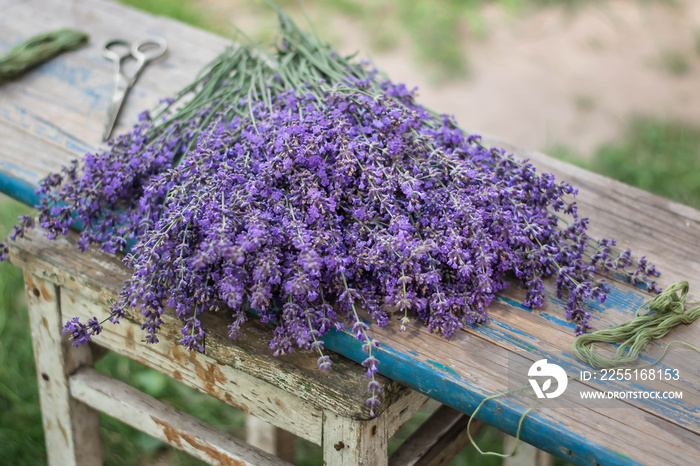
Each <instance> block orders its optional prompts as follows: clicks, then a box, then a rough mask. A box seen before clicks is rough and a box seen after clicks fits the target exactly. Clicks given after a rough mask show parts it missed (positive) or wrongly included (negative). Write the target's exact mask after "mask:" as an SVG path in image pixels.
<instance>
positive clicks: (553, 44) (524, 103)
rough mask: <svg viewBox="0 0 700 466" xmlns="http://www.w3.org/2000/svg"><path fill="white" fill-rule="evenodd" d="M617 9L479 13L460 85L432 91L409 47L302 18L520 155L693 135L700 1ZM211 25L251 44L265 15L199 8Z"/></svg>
mask: <svg viewBox="0 0 700 466" xmlns="http://www.w3.org/2000/svg"><path fill="white" fill-rule="evenodd" d="M668 3H672V2H662V1H650V0H647V1H642V0H616V1H601V2H592V3H591V4H588V5H585V6H582V7H580V8H578V9H576V10H575V11H570V10H566V9H564V8H555V7H552V8H546V9H540V10H536V11H532V12H529V13H527V14H525V15H520V16H518V17H516V16H513V15H512V14H509V13H508V12H506V11H504V10H503V9H501V8H499V7H498V6H487V7H486V8H485V9H483V10H482V12H481V14H482V17H483V23H484V24H483V28H484V30H485V31H486V34H485V36H484V37H482V38H479V39H473V38H472V37H471V36H470V35H469V34H464V38H463V41H464V47H463V49H464V54H465V56H466V58H467V61H468V63H469V75H468V76H467V77H465V78H463V79H460V80H458V81H454V80H453V81H449V82H446V83H445V82H443V83H439V84H436V83H435V80H434V79H433V78H434V76H433V75H431V71H430V68H429V67H426V66H425V65H424V64H421V63H418V62H417V61H416V60H415V57H414V54H413V53H412V49H411V47H412V43H411V42H410V41H409V40H401V41H399V43H398V44H397V46H396V47H394V48H393V49H391V50H388V51H383V52H376V51H372V49H371V47H370V45H369V44H370V43H371V34H372V32H371V31H368V30H367V29H368V27H367V24H363V23H362V22H361V21H360V20H359V19H356V18H351V17H348V16H344V15H332V16H330V17H327V16H325V15H326V12H325V11H323V10H322V9H312V11H311V16H312V18H316V19H315V21H316V23H317V24H319V25H320V27H319V29H320V30H321V34H322V35H323V36H324V37H326V38H328V40H329V41H331V42H332V43H333V44H334V45H335V46H336V47H338V48H339V49H340V50H341V51H343V52H354V51H356V50H360V51H361V55H364V56H369V55H371V56H372V59H373V61H374V62H375V63H376V64H377V66H378V67H379V68H380V69H383V70H384V71H386V72H387V73H388V74H389V75H390V76H391V77H392V79H394V80H397V81H403V82H405V83H406V84H407V85H410V86H413V85H416V86H418V87H419V89H420V92H419V94H420V99H421V101H422V102H423V103H425V104H426V105H427V106H429V107H431V108H433V109H436V110H438V111H441V112H445V113H451V114H454V115H455V116H456V117H457V120H458V121H459V122H460V124H461V125H462V126H463V127H465V128H469V129H471V130H474V131H475V132H479V133H482V134H488V135H492V136H496V137H499V138H501V139H504V140H507V141H509V142H512V143H514V144H517V145H521V146H524V147H527V148H532V149H539V150H545V151H546V150H547V149H548V148H552V147H554V146H557V145H558V146H564V147H567V148H570V149H572V150H574V151H575V152H576V153H578V154H580V155H582V156H587V155H590V154H591V153H592V152H593V151H594V150H595V148H596V147H598V146H599V145H600V144H601V143H604V142H608V141H612V140H615V139H616V138H619V137H620V136H621V134H622V131H623V130H624V127H625V123H626V121H627V120H628V119H629V118H630V117H632V116H635V115H636V116H651V117H657V118H661V119H677V120H681V121H686V122H690V123H694V124H698V125H700V44H698V43H697V42H698V40H699V37H700V36H699V35H700V1H697V0H677V1H676V2H675V5H669V4H668ZM205 8H206V9H207V10H208V11H210V12H212V13H213V14H214V15H215V16H216V17H217V18H218V20H219V21H228V22H233V23H236V24H237V25H239V26H240V27H241V28H242V29H244V30H246V31H248V32H252V33H255V31H259V28H261V27H266V26H269V25H270V24H271V22H272V21H274V17H273V15H271V14H270V12H269V11H266V8H265V7H261V6H250V4H247V3H245V2H241V1H229V0H206V2H205Z"/></svg>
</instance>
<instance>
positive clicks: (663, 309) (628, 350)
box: [574, 281, 700, 369]
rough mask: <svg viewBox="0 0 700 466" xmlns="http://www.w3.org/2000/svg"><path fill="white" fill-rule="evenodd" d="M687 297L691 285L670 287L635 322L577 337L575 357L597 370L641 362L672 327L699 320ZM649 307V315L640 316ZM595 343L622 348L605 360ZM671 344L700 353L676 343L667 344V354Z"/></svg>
mask: <svg viewBox="0 0 700 466" xmlns="http://www.w3.org/2000/svg"><path fill="white" fill-rule="evenodd" d="M687 295H688V282H686V281H683V282H677V283H674V284H673V285H670V286H669V287H668V288H666V289H665V290H664V291H663V292H662V293H661V294H659V295H658V296H656V297H655V298H654V299H652V300H650V301H647V302H646V303H644V304H642V306H640V308H639V309H637V312H636V313H635V317H634V319H632V320H630V321H629V322H625V323H623V324H620V325H616V326H614V327H610V328H606V329H603V330H598V331H597V332H593V333H586V334H583V335H581V336H579V337H577V338H576V339H575V340H574V353H575V354H576V357H577V358H579V359H580V360H581V361H583V362H585V363H586V364H588V365H589V366H591V367H593V368H595V369H612V368H616V367H620V366H624V365H626V364H629V363H632V362H635V361H636V360H637V359H639V353H640V352H641V351H642V350H644V348H646V347H647V345H648V344H649V343H651V342H652V341H654V340H657V339H659V338H661V337H663V336H665V335H666V334H667V333H668V332H670V331H671V329H672V328H674V327H676V326H678V325H680V324H686V325H687V324H690V323H692V322H694V321H695V320H696V319H697V318H698V317H700V306H697V307H695V308H692V309H687V310H686V309H685V305H686V303H685V298H686V296H687ZM647 306H648V308H649V312H648V313H646V314H640V311H641V310H642V309H644V308H645V307H647ZM593 343H612V344H615V343H620V346H619V347H618V349H617V351H616V352H615V355H614V356H612V357H604V356H601V355H600V354H599V353H596V352H595V351H593ZM672 343H680V344H683V345H685V346H688V347H690V348H692V349H695V350H696V351H700V349H698V348H696V347H694V346H693V345H690V344H688V343H685V342H682V341H677V340H676V341H672V342H669V343H668V345H667V346H666V349H664V354H666V350H667V349H668V346H669V345H671V344H672ZM664 354H662V355H661V357H663V355H664ZM656 362H658V361H656Z"/></svg>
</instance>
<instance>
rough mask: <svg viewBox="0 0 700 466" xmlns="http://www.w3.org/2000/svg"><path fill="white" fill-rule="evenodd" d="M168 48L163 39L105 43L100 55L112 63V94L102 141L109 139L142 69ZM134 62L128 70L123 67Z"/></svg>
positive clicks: (120, 40) (117, 40) (118, 40)
mask: <svg viewBox="0 0 700 466" xmlns="http://www.w3.org/2000/svg"><path fill="white" fill-rule="evenodd" d="M167 48H168V44H167V42H165V40H163V39H153V40H146V41H143V42H135V43H130V42H127V41H125V40H122V39H116V40H111V41H109V42H107V43H106V44H105V46H104V50H103V51H102V55H103V56H104V57H105V58H106V59H108V60H110V61H111V62H113V63H114V72H115V75H114V78H115V81H114V93H113V94H112V102H111V103H110V104H109V114H108V119H107V124H106V125H105V132H104V134H103V135H102V141H106V140H107V139H109V136H110V135H111V134H112V130H113V129H114V125H115V124H116V122H117V118H118V117H119V112H120V111H121V109H122V106H123V105H124V100H125V99H126V96H127V94H128V93H129V90H130V89H131V87H132V86H133V85H134V83H135V82H136V80H137V79H138V78H139V75H140V74H141V72H142V71H143V69H144V68H145V67H146V65H148V64H149V63H151V62H152V61H154V60H156V59H158V58H160V57H162V56H163V55H164V54H165V51H166V50H167ZM129 62H134V63H133V64H131V65H130V66H128V68H129V69H126V68H127V67H125V66H124V65H125V64H126V63H129Z"/></svg>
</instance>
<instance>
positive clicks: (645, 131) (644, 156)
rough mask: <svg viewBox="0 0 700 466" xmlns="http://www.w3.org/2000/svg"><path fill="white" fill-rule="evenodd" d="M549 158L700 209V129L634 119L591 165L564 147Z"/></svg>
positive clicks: (597, 153)
mask: <svg viewBox="0 0 700 466" xmlns="http://www.w3.org/2000/svg"><path fill="white" fill-rule="evenodd" d="M548 153H550V154H552V155H553V156H555V157H558V158H560V159H562V160H565V161H568V162H570V163H574V164H577V165H579V166H582V167H583V168H586V169H588V170H591V171H594V172H596V173H600V174H602V175H605V176H607V177H609V178H614V179H616V180H619V181H622V182H623V183H627V184H629V185H632V186H636V187H638V188H641V189H643V190H645V191H649V192H652V193H655V194H658V195H659V196H663V197H665V198H668V199H671V200H674V201H677V202H680V203H683V204H686V205H689V206H691V207H695V208H696V209H700V127H696V126H691V125H688V124H684V123H680V122H669V121H663V120H657V119H650V118H634V119H632V120H631V121H630V122H629V124H628V127H627V130H626V132H625V135H624V137H623V138H622V139H620V140H619V141H616V142H614V143H610V144H605V145H603V146H601V147H600V148H599V149H598V150H597V151H596V152H595V154H594V156H593V157H592V158H591V159H590V160H586V159H584V158H582V157H580V156H579V155H577V154H575V153H572V152H571V151H568V150H567V149H566V148H563V147H555V148H552V150H550V151H548Z"/></svg>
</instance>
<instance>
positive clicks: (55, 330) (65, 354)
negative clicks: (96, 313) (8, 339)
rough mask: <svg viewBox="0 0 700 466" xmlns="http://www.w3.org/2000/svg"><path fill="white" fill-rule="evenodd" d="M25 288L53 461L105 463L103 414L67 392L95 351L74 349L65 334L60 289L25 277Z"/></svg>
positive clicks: (63, 463) (66, 465) (67, 464)
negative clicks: (72, 377) (70, 379)
mask: <svg viewBox="0 0 700 466" xmlns="http://www.w3.org/2000/svg"><path fill="white" fill-rule="evenodd" d="M24 285H25V289H26V292H27V304H28V309H29V323H30V326H31V334H32V344H33V347H34V361H35V363H36V372H37V378H38V382H39V398H40V400H41V417H42V421H43V424H44V435H45V437H46V451H47V455H48V462H49V464H50V465H61V466H72V465H93V464H102V461H103V457H102V437H101V434H100V418H99V415H98V413H97V412H96V411H94V410H92V409H91V408H89V407H87V406H86V405H84V404H82V403H80V402H78V401H76V400H74V399H72V398H71V396H70V392H69V388H68V374H70V373H71V372H73V371H74V370H76V369H77V368H78V367H80V366H82V365H91V364H92V353H91V351H90V348H89V347H88V346H81V347H77V348H76V347H73V346H72V345H71V344H70V342H69V341H68V339H67V338H65V336H64V335H63V334H62V328H63V322H61V307H60V288H59V287H57V286H56V285H54V284H53V283H50V282H48V281H46V280H43V279H41V278H39V277H36V276H34V275H31V274H28V273H26V272H25V274H24Z"/></svg>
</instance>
